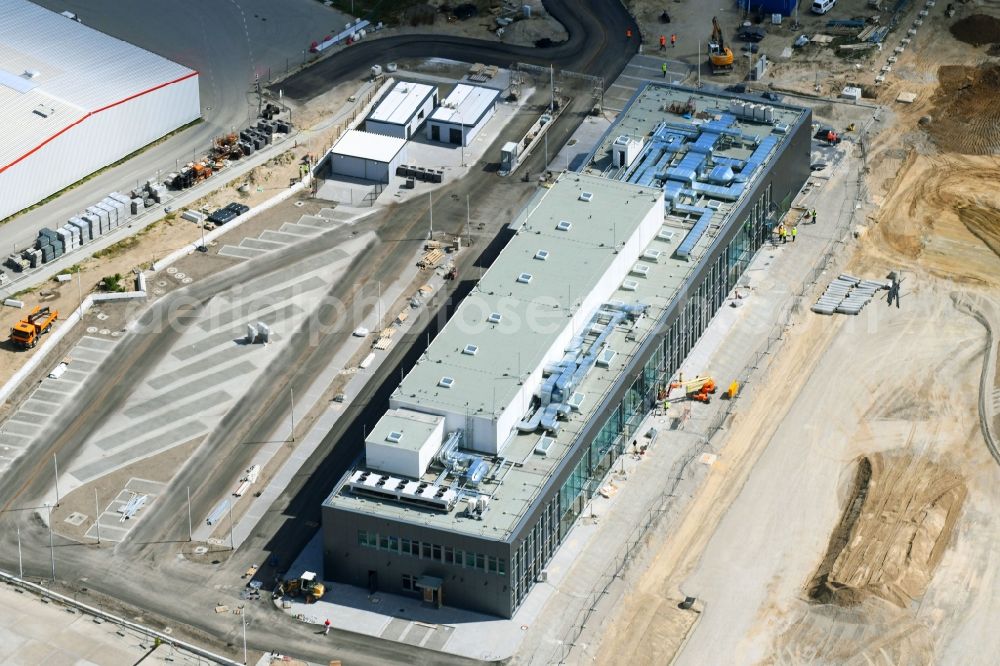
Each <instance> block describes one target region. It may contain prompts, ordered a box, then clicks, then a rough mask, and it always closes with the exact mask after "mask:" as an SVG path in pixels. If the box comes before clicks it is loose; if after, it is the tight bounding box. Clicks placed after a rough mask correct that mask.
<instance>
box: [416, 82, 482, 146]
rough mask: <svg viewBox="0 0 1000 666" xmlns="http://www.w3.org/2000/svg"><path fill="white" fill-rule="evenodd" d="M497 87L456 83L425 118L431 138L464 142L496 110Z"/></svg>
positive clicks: (445, 141)
mask: <svg viewBox="0 0 1000 666" xmlns="http://www.w3.org/2000/svg"><path fill="white" fill-rule="evenodd" d="M499 100H500V91H499V90H496V89H495V88H487V87H485V86H470V85H468V84H465V83H459V84H458V85H457V86H455V88H454V89H453V90H452V91H451V93H449V95H448V96H447V97H446V98H444V99H443V100H442V101H441V106H439V107H438V108H436V109H435V110H434V113H432V114H431V116H430V118H428V119H427V138H428V139H430V140H431V141H440V142H442V143H450V144H454V145H456V146H461V145H465V146H468V145H469V144H470V143H471V142H472V140H473V139H475V138H476V135H477V134H479V132H480V131H481V130H482V129H483V126H484V125H486V123H487V122H488V121H489V119H490V118H492V117H493V114H494V113H495V112H496V108H497V102H498V101H499Z"/></svg>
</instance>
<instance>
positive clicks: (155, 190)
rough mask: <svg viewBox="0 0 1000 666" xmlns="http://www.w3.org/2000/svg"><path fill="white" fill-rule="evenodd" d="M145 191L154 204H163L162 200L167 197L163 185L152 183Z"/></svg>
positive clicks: (165, 187) (165, 188)
mask: <svg viewBox="0 0 1000 666" xmlns="http://www.w3.org/2000/svg"><path fill="white" fill-rule="evenodd" d="M147 190H148V192H149V197H150V198H151V199H152V200H153V201H155V202H156V203H163V200H164V199H165V198H166V197H167V186H166V185H164V184H163V183H152V184H151V185H149V187H148V188H147Z"/></svg>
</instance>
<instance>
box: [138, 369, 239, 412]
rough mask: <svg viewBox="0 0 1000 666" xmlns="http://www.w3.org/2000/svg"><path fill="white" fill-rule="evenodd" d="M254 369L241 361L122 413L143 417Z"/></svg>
mask: <svg viewBox="0 0 1000 666" xmlns="http://www.w3.org/2000/svg"><path fill="white" fill-rule="evenodd" d="M256 368H257V366H256V365H255V364H254V363H252V362H251V361H241V362H239V363H235V364H233V365H230V366H228V367H225V368H223V369H222V370H218V371H216V372H211V373H208V374H205V375H201V376H200V377H198V378H197V379H193V380H192V381H190V382H188V383H187V384H183V385H181V386H178V387H177V388H175V389H172V390H170V391H167V392H165V393H161V394H160V395H159V396H157V397H156V398H154V399H152V400H149V401H147V402H143V403H140V404H138V405H133V406H131V407H129V408H127V409H125V410H124V412H123V413H124V414H125V416H133V417H134V416H144V415H146V414H149V413H150V412H152V411H154V410H157V409H162V408H164V407H168V406H170V405H172V404H174V403H177V402H179V401H181V400H183V399H184V398H186V397H188V396H191V395H195V394H197V393H199V392H201V391H203V390H204V389H205V388H209V389H211V387H214V386H216V385H218V384H221V383H222V382H225V381H226V380H229V379H233V378H234V377H244V376H246V375H249V374H250V373H252V372H253V371H254V370H255V369H256Z"/></svg>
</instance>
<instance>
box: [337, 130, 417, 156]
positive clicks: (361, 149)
mask: <svg viewBox="0 0 1000 666" xmlns="http://www.w3.org/2000/svg"><path fill="white" fill-rule="evenodd" d="M405 145H406V139H400V138H398V137H394V136H385V135H382V134H372V133H371V132H362V131H361V130H347V133H346V134H344V136H343V137H341V139H340V141H338V142H337V143H336V144H334V146H333V148H332V149H331V150H330V152H332V153H335V154H337V155H347V156H348V157H360V158H363V159H366V160H373V161H375V162H391V161H392V158H394V157H395V156H396V154H397V153H399V151H400V150H402V149H403V146H405Z"/></svg>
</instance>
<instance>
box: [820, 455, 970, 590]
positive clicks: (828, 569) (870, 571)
mask: <svg viewBox="0 0 1000 666" xmlns="http://www.w3.org/2000/svg"><path fill="white" fill-rule="evenodd" d="M965 495H966V488H965V483H964V482H963V480H962V478H961V477H959V476H958V475H957V474H955V473H954V472H952V471H950V470H948V469H945V468H942V467H941V466H940V465H938V464H936V463H934V462H931V461H929V460H926V459H919V458H914V457H912V456H911V455H909V454H903V453H900V454H885V453H878V454H875V455H872V456H868V457H865V458H862V459H861V460H860V461H859V463H858V471H857V476H856V478H855V482H854V488H853V491H852V493H851V498H850V501H849V502H848V504H847V506H846V507H845V509H844V515H843V516H842V518H841V522H840V525H838V527H837V529H835V530H834V532H833V534H832V535H831V538H830V545H829V548H828V550H827V556H826V558H825V559H824V561H823V563H822V564H821V565H820V567H819V570H818V571H817V572H816V576H815V577H814V578H813V581H812V583H811V584H810V586H809V598H810V599H811V600H812V601H815V602H818V603H823V604H835V605H838V606H848V607H849V606H855V605H857V604H860V603H862V602H864V601H865V600H866V599H867V598H869V597H878V598H880V599H883V600H885V601H888V602H889V603H891V604H894V605H895V606H897V607H899V608H907V607H908V606H909V604H910V602H911V601H913V600H914V599H919V598H920V597H921V596H922V595H923V593H924V590H925V589H926V588H927V584H928V583H929V582H930V580H931V577H932V576H933V575H934V569H935V568H936V567H937V564H938V562H940V560H941V557H942V555H943V554H944V550H945V548H947V546H948V542H949V541H950V540H951V532H952V529H953V528H954V525H955V521H956V519H957V518H958V515H959V513H960V512H961V508H962V503H963V502H964V500H965Z"/></svg>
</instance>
